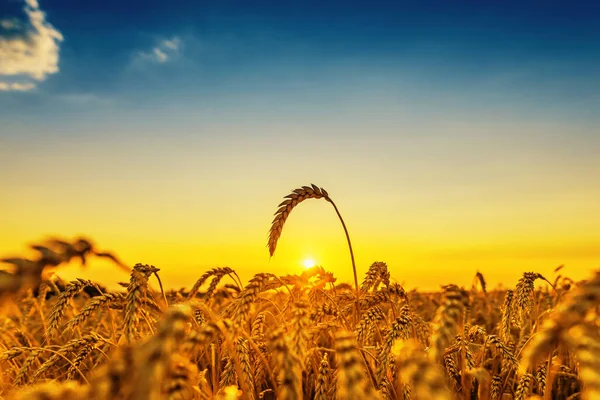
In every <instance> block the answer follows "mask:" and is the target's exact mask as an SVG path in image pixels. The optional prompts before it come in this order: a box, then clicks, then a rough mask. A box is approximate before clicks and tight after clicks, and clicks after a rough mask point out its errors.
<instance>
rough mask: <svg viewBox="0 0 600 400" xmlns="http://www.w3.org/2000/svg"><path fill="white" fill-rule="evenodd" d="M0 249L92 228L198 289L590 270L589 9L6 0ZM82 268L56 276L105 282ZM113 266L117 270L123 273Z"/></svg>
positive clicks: (596, 10)
mask: <svg viewBox="0 0 600 400" xmlns="http://www.w3.org/2000/svg"><path fill="white" fill-rule="evenodd" d="M0 15H1V16H2V17H1V18H0V126H1V127H2V129H1V130H0V168H1V169H2V170H3V171H7V173H3V174H2V175H0V186H1V187H2V188H4V191H3V192H4V193H3V196H2V197H1V198H0V209H2V210H3V211H4V212H3V213H2V216H3V218H2V219H1V220H0V226H1V227H2V228H1V230H0V243H1V244H2V245H1V246H0V257H8V256H21V255H26V254H28V250H27V245H28V244H31V243H39V242H41V241H43V239H44V238H46V237H48V236H59V237H63V238H68V239H70V238H74V237H76V236H78V235H83V236H86V237H89V238H90V239H91V240H93V241H94V243H96V244H97V245H98V247H99V248H101V249H106V250H110V251H114V252H115V254H117V255H118V256H119V257H120V258H122V259H123V261H125V262H126V263H127V264H130V265H131V266H133V265H134V264H135V263H138V262H139V263H143V264H152V265H155V266H156V267H157V268H160V269H161V278H162V279H163V282H164V283H165V285H166V286H170V287H181V286H190V285H191V284H192V283H193V282H194V281H195V280H196V279H197V278H198V277H200V275H202V274H203V273H204V272H205V271H206V270H208V269H210V268H214V267H223V266H228V267H231V268H233V269H234V270H236V271H237V272H238V273H239V274H240V276H241V277H242V280H243V281H244V282H246V281H247V280H248V279H250V278H251V277H252V276H253V275H254V274H256V273H259V272H273V273H275V274H280V275H284V274H295V273H301V272H302V271H303V270H304V265H303V264H304V263H305V261H307V260H313V261H314V262H315V263H316V264H317V265H321V266H323V267H324V268H325V269H326V270H328V271H331V272H333V273H334V274H335V276H336V277H337V278H338V281H346V282H352V267H351V263H350V256H349V254H348V248H347V244H346V241H345V236H344V232H343V229H342V226H341V225H340V223H339V220H338V219H337V216H336V215H335V212H334V210H333V209H332V207H331V206H330V205H329V204H327V202H325V201H323V200H314V199H309V200H307V201H305V202H303V203H302V204H300V205H299V206H298V207H296V208H295V209H294V210H293V212H291V215H290V216H289V218H288V220H287V222H286V224H285V227H284V229H283V233H282V235H281V238H280V241H279V244H278V247H277V251H276V253H275V255H274V256H273V257H272V258H271V257H269V252H268V249H267V237H268V232H269V228H270V224H271V221H272V219H273V213H274V212H275V211H277V207H276V206H277V204H279V203H280V202H281V201H282V200H283V197H284V196H285V195H287V194H288V193H290V191H291V190H293V189H295V188H297V187H301V186H303V185H309V184H311V183H314V184H316V185H317V186H319V187H323V188H325V189H326V190H327V191H328V192H329V194H330V195H331V197H332V199H333V200H335V202H336V204H337V206H338V207H339V210H340V213H341V215H342V216H343V217H344V220H345V222H346V224H347V226H348V231H349V234H350V237H351V239H352V245H353V247H354V253H355V257H356V264H357V267H358V274H359V280H361V279H362V276H364V273H365V272H366V271H367V268H368V267H369V265H371V264H372V263H373V262H375V261H383V262H386V263H387V265H388V266H389V269H390V271H391V272H392V278H394V279H395V280H396V281H397V282H399V283H401V284H403V285H405V288H406V289H407V290H410V289H412V288H419V289H423V290H435V289H439V287H440V286H441V285H445V284H448V283H457V284H460V285H464V286H467V287H468V286H470V285H471V282H472V280H473V277H474V276H475V273H476V272H477V271H479V272H481V273H482V274H483V275H484V276H485V278H486V280H487V281H488V284H489V286H490V287H496V286H497V285H499V284H502V285H503V286H504V287H510V286H512V285H514V283H516V281H517V280H518V279H519V278H520V277H521V274H522V272H523V271H535V272H539V273H541V274H542V275H544V276H546V277H547V278H549V279H551V277H552V276H553V271H554V269H555V268H556V267H557V266H559V265H563V264H564V265H565V269H564V273H565V274H566V275H568V276H571V277H573V278H574V279H585V278H587V277H589V276H590V275H591V273H592V271H593V270H594V269H597V268H598V267H599V260H600V246H599V245H598V243H600V210H598V207H597V200H596V199H598V198H600V187H599V185H598V178H597V176H598V171H600V158H599V157H598V156H597V154H598V151H599V150H600V134H598V132H600V115H598V112H597V105H598V104H600V95H599V93H600V71H599V70H598V68H597V65H598V61H600V40H599V39H600V24H598V19H599V17H600V5H598V4H591V3H590V2H586V1H575V2H572V3H570V4H568V5H566V4H562V3H559V2H544V3H541V2H526V3H521V2H516V1H504V2H499V1H491V2H486V3H485V4H480V3H477V2H472V1H461V2H456V3H453V4H449V3H447V2H442V1H425V2H421V3H419V4H414V3H411V2H395V3H388V2H375V3H371V5H370V6H366V5H365V4H363V3H362V2H343V3H342V2H338V1H332V2H327V3H322V2H303V3H301V4H300V3H295V2H289V3H281V2H273V1H259V2H256V3H254V4H253V5H252V6H250V5H247V4H243V3H242V2H238V1H227V2H209V3H206V4H198V3H197V2H192V1H188V0H185V1H181V2H178V3H177V4H166V3H162V2H158V1H150V2H144V3H142V2H136V1H133V2H128V3H126V4H122V2H118V1H114V0H109V1H97V0H92V1H88V2H85V3H81V2H73V1H70V0H40V1H39V2H37V1H36V0H26V1H22V0H15V1H11V2H6V3H3V4H1V5H0ZM111 268H113V267H112V266H110V265H109V263H106V262H104V261H102V262H99V261H94V262H92V263H91V264H90V266H89V267H88V268H87V269H85V270H82V269H80V268H79V267H78V266H77V263H73V265H69V266H67V267H64V268H61V269H59V270H58V274H59V275H60V276H63V277H65V278H66V279H72V278H75V277H79V276H81V277H89V278H93V279H96V280H99V281H100V282H102V283H104V284H110V283H111V282H112V283H115V282H117V281H120V280H127V279H128V278H127V275H126V274H125V273H120V272H118V271H117V270H114V269H111ZM113 271H114V273H113Z"/></svg>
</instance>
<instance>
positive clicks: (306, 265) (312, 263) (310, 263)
mask: <svg viewBox="0 0 600 400" xmlns="http://www.w3.org/2000/svg"><path fill="white" fill-rule="evenodd" d="M302 264H303V265H304V268H306V269H310V268H312V267H314V266H315V265H317V263H316V262H315V260H313V259H311V258H307V259H306V260H304V261H303V262H302Z"/></svg>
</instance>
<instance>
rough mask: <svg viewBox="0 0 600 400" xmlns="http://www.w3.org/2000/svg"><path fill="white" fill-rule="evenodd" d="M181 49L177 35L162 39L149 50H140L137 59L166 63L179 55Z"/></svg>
mask: <svg viewBox="0 0 600 400" xmlns="http://www.w3.org/2000/svg"><path fill="white" fill-rule="evenodd" d="M180 51H181V39H180V38H178V37H177V36H174V37H172V38H171V39H163V40H161V41H160V42H159V43H158V45H157V46H156V47H154V48H152V50H150V51H140V52H138V54H137V59H138V60H142V61H151V62H155V63H159V64H163V63H166V62H168V61H170V60H172V59H173V58H174V57H176V56H177V55H179V53H180Z"/></svg>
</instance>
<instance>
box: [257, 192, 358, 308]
mask: <svg viewBox="0 0 600 400" xmlns="http://www.w3.org/2000/svg"><path fill="white" fill-rule="evenodd" d="M284 198H285V200H284V201H282V202H281V203H280V204H279V206H278V207H279V209H278V210H277V211H276V212H275V218H274V219H273V223H272V224H271V229H270V230H269V242H268V246H269V254H270V255H271V257H273V254H275V249H276V248H277V241H278V240H279V237H280V236H281V231H282V230H283V224H285V221H286V220H287V218H288V217H289V215H290V213H291V212H292V210H293V209H294V207H296V206H297V205H298V204H300V203H301V202H303V201H304V200H307V199H321V198H323V199H325V200H327V201H328V202H329V203H331V205H332V206H333V208H334V209H335V212H336V214H337V216H338V218H339V219H340V222H341V223H342V227H343V228H344V233H345V234H346V241H347V242H348V248H349V250H350V258H351V260H352V272H353V273H354V288H355V290H356V318H357V319H358V318H359V312H360V305H359V298H360V287H359V286H358V275H357V273H356V263H355V262H354V251H353V250H352V242H351V241H350V235H349V234H348V229H347V228H346V223H345V222H344V219H343V218H342V215H341V214H340V211H339V210H338V208H337V206H336V205H335V203H334V202H333V200H332V199H331V197H329V193H327V191H326V190H325V189H323V188H320V187H318V186H316V185H314V184H312V183H311V185H310V186H302V187H301V188H298V189H294V190H293V191H292V193H290V194H288V195H287V196H285V197H284Z"/></svg>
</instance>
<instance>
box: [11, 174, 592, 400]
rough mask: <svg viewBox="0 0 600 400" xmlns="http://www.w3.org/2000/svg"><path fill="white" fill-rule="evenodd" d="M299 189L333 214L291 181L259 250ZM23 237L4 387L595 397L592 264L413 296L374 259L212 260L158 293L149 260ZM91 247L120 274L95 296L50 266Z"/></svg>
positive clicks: (78, 392)
mask: <svg viewBox="0 0 600 400" xmlns="http://www.w3.org/2000/svg"><path fill="white" fill-rule="evenodd" d="M311 198H312V199H321V198H323V199H325V200H327V201H329V202H330V203H331V204H332V205H333V206H334V208H335V211H336V212H337V214H338V216H340V220H341V221H342V224H343V219H342V218H341V215H340V213H339V211H338V209H337V207H336V206H335V203H333V201H332V200H331V199H330V197H329V195H328V193H327V192H326V191H325V190H323V189H322V188H318V187H316V186H314V185H312V186H305V187H303V188H300V189H296V190H295V191H293V192H292V193H291V194H290V195H288V196H286V199H285V200H284V202H283V203H281V204H280V206H279V209H278V210H277V212H276V215H275V220H274V222H273V226H272V228H271V231H270V236H269V243H268V246H269V250H270V252H271V255H272V254H273V253H274V252H275V249H276V245H277V240H278V239H279V237H280V235H281V234H282V228H283V224H284V223H285V221H286V219H287V218H288V216H289V214H290V212H291V211H292V209H293V208H294V207H296V206H297V205H298V204H299V203H300V202H302V201H303V200H306V199H311ZM343 227H344V231H345V233H346V237H347V239H348V244H349V249H350V253H351V256H352V247H351V244H350V236H349V235H348V232H347V230H346V226H345V224H343ZM33 247H34V249H35V250H36V251H37V252H38V253H39V257H38V258H35V259H25V258H10V259H4V260H3V261H4V263H5V265H6V266H7V269H8V271H9V272H5V273H3V274H1V275H0V296H1V299H0V300H1V302H2V307H3V313H2V316H1V319H0V334H1V342H0V344H1V349H0V366H1V369H2V379H1V386H0V395H1V396H2V398H6V399H61V400H67V399H98V400H105V399H106V400H108V399H132V400H142V399H173V400H174V399H180V400H184V399H213V398H214V399H334V398H340V399H440V400H443V399H515V400H518V399H588V400H595V399H600V335H599V324H598V319H597V311H598V305H599V304H600V272H597V273H596V274H595V275H594V276H593V277H591V278H590V279H589V280H587V281H583V282H573V281H572V280H570V279H569V278H567V277H564V276H562V275H561V273H562V272H563V271H562V270H561V268H560V267H559V268H557V269H556V271H555V276H552V277H544V276H542V275H540V274H538V273H535V272H525V273H523V276H522V278H521V279H520V280H519V281H518V282H514V288H513V289H510V290H505V291H500V290H487V288H486V284H485V278H484V276H483V275H482V274H480V273H478V274H477V275H476V276H475V277H474V280H473V285H472V287H470V288H462V287H458V286H456V285H452V284H451V282H449V284H448V285H447V286H444V287H443V288H442V289H441V290H440V291H439V292H436V293H423V292H419V291H411V292H406V291H405V290H404V289H403V288H402V287H401V286H400V285H399V284H398V283H396V280H395V279H394V277H393V276H391V274H390V270H389V269H388V266H387V265H386V264H385V263H384V262H374V263H373V264H372V265H371V266H370V267H369V269H368V272H367V273H366V275H365V276H364V277H362V279H361V280H360V282H359V280H358V278H357V279H356V281H355V282H354V284H353V285H351V284H347V283H339V282H337V281H336V278H335V276H334V275H333V274H332V273H330V272H328V271H327V270H326V268H323V267H321V266H316V267H313V268H310V269H307V270H306V271H303V272H302V273H300V274H298V275H285V276H280V275H278V274H276V273H258V274H256V275H255V276H254V277H253V278H252V279H250V280H249V281H248V282H246V283H244V282H242V281H241V280H240V278H239V277H238V275H237V274H236V272H235V271H234V270H232V269H230V268H214V269H212V270H209V271H206V272H205V273H204V274H202V275H201V276H200V277H198V279H197V281H196V282H195V284H194V285H193V286H192V287H190V288H187V289H185V290H172V289H169V288H166V289H163V285H162V283H161V282H160V270H159V269H158V268H155V267H154V266H152V265H145V264H137V265H135V266H133V267H129V266H125V265H122V263H121V262H120V261H119V260H118V258H117V257H115V256H114V255H113V254H111V253H106V252H100V251H97V250H96V249H95V246H94V245H92V244H91V242H90V241H89V240H87V239H76V240H72V241H66V240H53V241H49V242H47V243H42V244H40V245H37V246H33ZM91 257H108V258H110V259H112V260H113V261H114V263H115V265H116V267H118V268H124V269H127V270H128V271H130V274H131V278H130V281H129V282H124V283H121V286H122V289H121V290H116V291H109V290H107V289H106V288H104V287H102V286H100V285H98V284H96V283H94V282H92V281H88V280H83V279H80V280H75V281H72V282H64V281H63V280H62V279H60V278H59V275H60V266H61V265H63V264H66V263H69V262H82V263H85V261H86V260H87V259H88V258H91ZM352 264H354V258H353V256H352ZM352 267H353V268H354V271H356V268H355V266H354V265H352ZM355 277H356V272H355ZM396 278H398V277H396Z"/></svg>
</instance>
